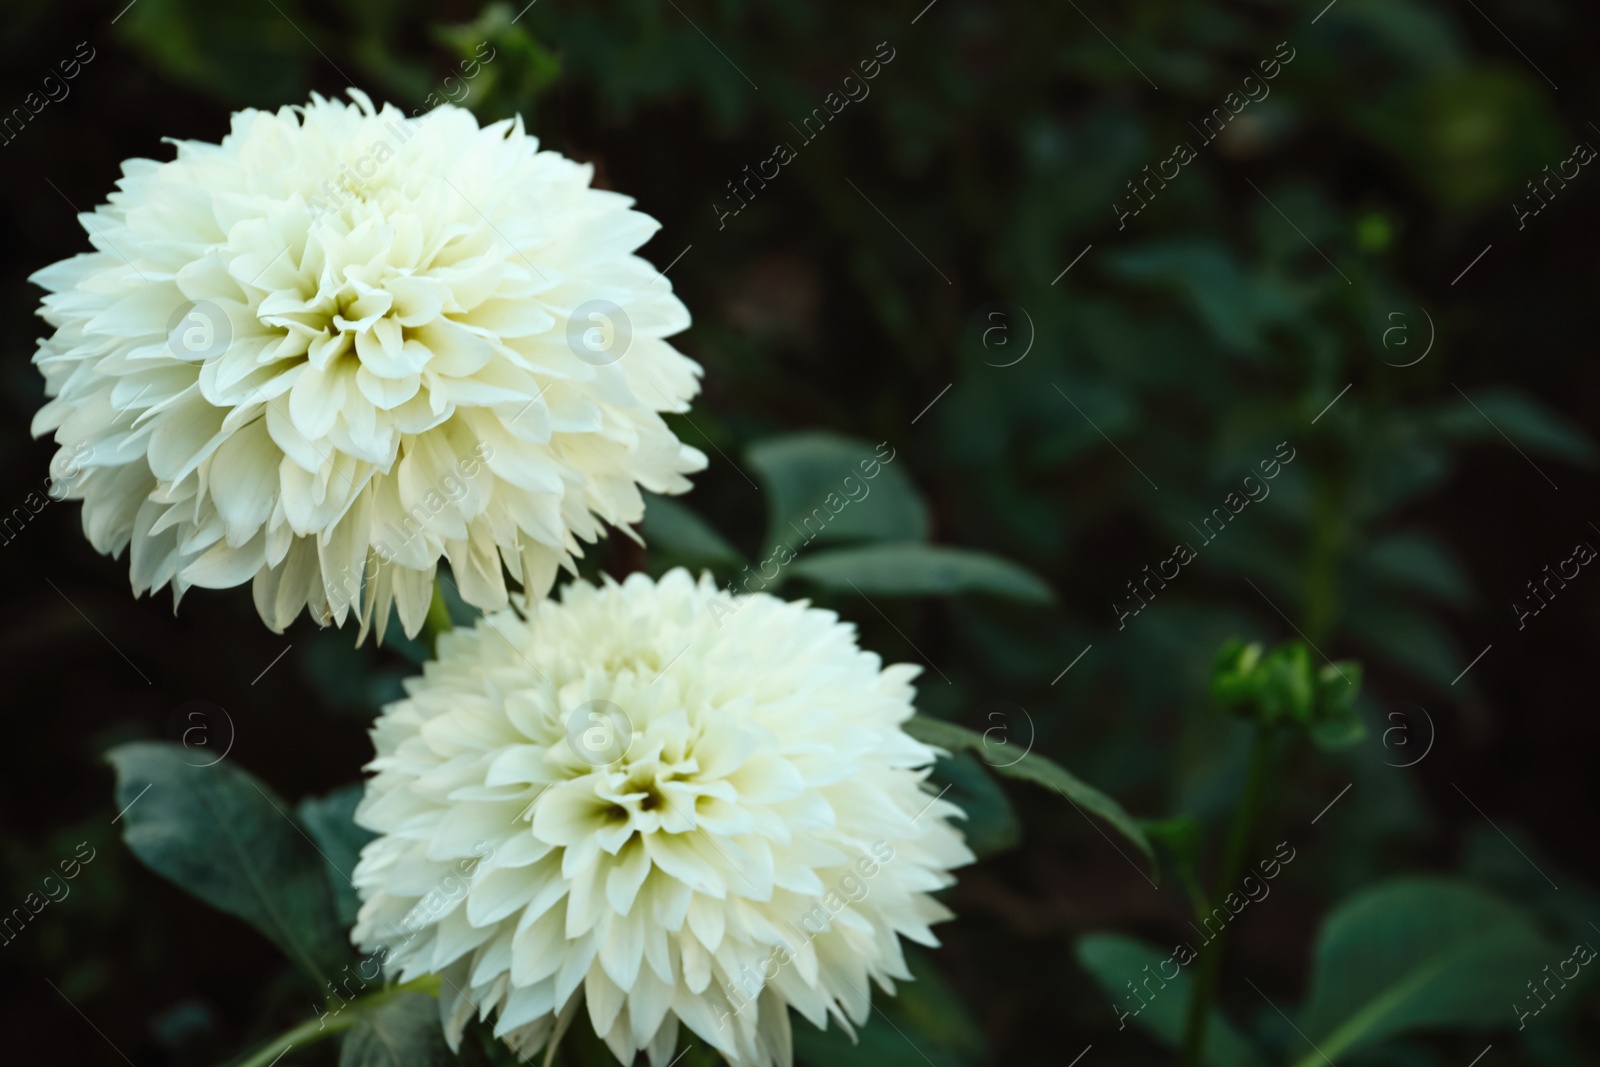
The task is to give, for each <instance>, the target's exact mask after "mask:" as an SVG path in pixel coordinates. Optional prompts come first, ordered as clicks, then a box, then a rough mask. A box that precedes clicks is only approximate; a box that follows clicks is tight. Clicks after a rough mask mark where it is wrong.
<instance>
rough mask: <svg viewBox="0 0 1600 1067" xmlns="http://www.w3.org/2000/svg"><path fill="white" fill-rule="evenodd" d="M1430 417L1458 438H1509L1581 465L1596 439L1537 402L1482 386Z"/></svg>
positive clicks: (1592, 455) (1592, 452)
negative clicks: (1482, 388) (1482, 387)
mask: <svg viewBox="0 0 1600 1067" xmlns="http://www.w3.org/2000/svg"><path fill="white" fill-rule="evenodd" d="M1432 421H1433V424H1434V426H1435V428H1436V429H1437V430H1438V431H1439V432H1440V433H1442V434H1444V436H1446V437H1448V438H1454V439H1456V440H1463V441H1476V440H1485V441H1496V442H1504V441H1506V440H1507V439H1509V440H1510V441H1512V442H1513V443H1515V444H1517V445H1519V446H1521V447H1523V448H1526V449H1529V450H1531V451H1534V452H1539V453H1542V454H1544V455H1547V456H1553V457H1555V458H1557V459H1565V460H1568V461H1570V462H1573V463H1581V464H1585V465H1588V464H1592V463H1593V462H1594V461H1595V446H1594V442H1593V441H1592V440H1591V439H1590V438H1589V435H1588V434H1586V433H1584V432H1583V431H1582V430H1581V429H1579V428H1578V427H1576V426H1574V425H1573V424H1572V423H1570V422H1568V421H1567V420H1566V419H1565V418H1563V417H1562V416H1560V415H1558V414H1556V413H1555V412H1554V411H1551V410H1550V409H1549V408H1547V407H1545V406H1544V405H1543V404H1541V403H1539V401H1537V400H1535V399H1533V398H1532V397H1530V396H1526V395H1525V394H1523V393H1519V392H1517V391H1515V390H1513V389H1484V390H1482V391H1478V392H1473V393H1470V394H1467V396H1464V397H1462V398H1461V399H1460V400H1458V401H1457V402H1455V403H1453V404H1451V405H1449V406H1448V407H1445V408H1443V409H1441V410H1439V411H1437V412H1436V413H1435V414H1434V416H1433V420H1432ZM1501 434H1504V435H1505V436H1504V437H1502V436H1501Z"/></svg>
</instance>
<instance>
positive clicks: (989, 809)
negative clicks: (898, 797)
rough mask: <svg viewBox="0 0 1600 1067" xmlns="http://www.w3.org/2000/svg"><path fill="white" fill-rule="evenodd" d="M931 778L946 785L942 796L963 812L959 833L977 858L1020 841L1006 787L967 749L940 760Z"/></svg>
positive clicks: (994, 852)
mask: <svg viewBox="0 0 1600 1067" xmlns="http://www.w3.org/2000/svg"><path fill="white" fill-rule="evenodd" d="M930 780H932V781H933V782H934V783H935V784H936V785H939V786H941V787H943V786H946V785H948V786H949V792H947V793H945V794H944V798H945V799H946V800H948V801H950V803H952V804H954V805H956V806H957V807H958V808H960V809H961V810H962V811H963V812H965V813H966V816H967V818H966V821H965V822H963V823H962V824H961V833H962V836H964V837H965V838H966V839H967V846H968V847H969V848H971V849H972V851H973V852H975V853H976V854H977V856H978V858H979V859H985V858H987V857H989V856H993V855H995V854H996V853H1000V852H1004V851H1006V850H1007V849H1011V848H1015V847H1016V846H1017V843H1018V842H1019V841H1021V840H1022V827H1021V826H1020V825H1019V824H1018V822H1017V813H1016V810H1015V809H1014V808H1012V806H1011V801H1010V800H1009V799H1007V797H1006V794H1005V790H1003V789H1001V788H1000V787H999V786H998V785H996V784H995V780H994V779H993V778H991V777H989V775H988V774H987V773H986V772H985V771H984V769H983V765H982V764H981V763H980V762H979V761H978V760H977V759H976V758H975V757H974V756H973V755H972V754H971V753H970V752H962V753H958V754H957V755H955V756H953V757H951V758H950V759H941V760H939V762H938V763H937V764H935V765H934V768H933V774H932V775H931V776H930Z"/></svg>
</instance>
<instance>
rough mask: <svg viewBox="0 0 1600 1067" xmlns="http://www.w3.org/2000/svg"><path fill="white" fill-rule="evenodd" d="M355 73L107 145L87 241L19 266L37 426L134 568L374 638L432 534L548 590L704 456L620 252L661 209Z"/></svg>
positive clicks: (686, 367)
mask: <svg viewBox="0 0 1600 1067" xmlns="http://www.w3.org/2000/svg"><path fill="white" fill-rule="evenodd" d="M351 96H352V98H353V99H354V101H355V102H354V103H352V104H346V103H343V102H340V101H333V100H325V99H322V98H321V97H313V98H312V102H311V103H310V104H309V105H306V106H304V107H292V108H291V107H285V108H283V109H281V110H279V111H278V112H277V113H275V114H274V113H270V112H264V111H256V110H248V111H242V112H239V113H238V114H236V115H234V116H233V124H232V132H231V133H230V134H229V135H228V136H227V137H225V138H223V141H222V143H221V144H220V145H215V144H208V143H204V142H198V141H177V142H173V143H174V145H175V147H176V150H177V158H176V159H174V160H172V161H171V162H167V163H157V162H155V161H153V160H147V159H135V160H130V161H128V162H126V163H124V164H123V177H122V178H121V180H119V181H118V183H117V186H118V191H117V192H115V193H112V194H111V197H110V202H109V203H107V204H102V205H100V206H99V207H98V208H97V209H96V210H95V211H94V212H93V213H92V214H84V215H82V216H80V219H81V221H82V223H83V225H84V228H85V229H86V230H87V231H88V233H89V237H90V243H91V244H93V246H94V248H95V251H93V252H88V253H84V254H82V255H78V256H74V257H73V258H71V259H68V260H64V261H62V262H60V263H57V264H55V265H54V266H51V267H47V268H46V269H44V270H41V271H39V272H38V273H37V274H35V275H34V276H33V280H34V281H35V282H36V283H37V284H39V285H40V286H42V287H43V288H45V289H47V290H49V294H50V295H48V296H46V297H45V298H44V301H43V308H42V309H41V311H40V314H41V315H42V316H43V317H44V319H45V321H46V322H48V323H49V324H50V325H51V326H53V327H55V333H54V334H53V335H52V336H51V337H49V338H47V339H45V340H43V341H42V342H41V343H40V347H39V352H38V354H37V355H36V356H35V357H34V362H35V363H37V364H38V365H39V367H40V369H41V370H42V371H43V372H44V375H45V378H46V393H47V394H48V395H49V396H50V397H51V398H52V399H51V400H50V402H49V403H48V404H46V405H45V406H44V408H43V409H42V410H41V411H40V412H39V413H38V415H37V416H36V417H35V418H34V421H33V432H34V433H35V435H42V434H45V433H50V432H53V433H54V434H55V439H56V441H57V443H58V444H59V445H60V446H61V449H60V451H59V452H57V454H56V457H55V461H54V462H53V463H52V468H53V474H54V475H55V476H56V477H57V478H58V480H60V479H62V478H63V475H71V477H70V478H69V479H65V480H63V485H64V488H65V491H64V493H63V495H64V496H67V497H69V498H77V499H82V500H83V502H84V509H83V526H84V531H85V533H86V534H87V535H88V537H89V540H90V541H91V543H93V545H94V547H95V548H96V549H97V550H99V551H101V552H105V553H110V554H112V555H118V554H120V553H121V551H122V550H123V549H124V548H126V547H128V546H129V545H131V546H132V551H131V553H130V562H131V568H132V578H133V588H134V592H135V594H142V593H143V592H144V591H146V590H155V589H159V588H161V587H163V586H164V585H166V584H167V583H169V582H170V583H171V584H172V587H173V592H174V597H175V598H181V596H182V594H183V592H184V590H185V589H187V588H188V587H190V586H202V587H206V588H224V587H229V586H234V585H238V584H240V583H242V582H244V581H246V580H248V579H252V578H253V579H254V581H255V600H256V606H257V607H258V608H259V610H260V612H261V616H262V618H263V619H265V620H266V622H267V625H268V626H271V627H272V628H273V629H275V630H281V629H282V628H283V627H285V626H287V625H288V624H289V623H290V622H291V621H293V619H294V618H295V616H296V615H298V614H299V613H300V610H301V608H302V607H306V606H309V607H310V610H311V614H312V615H313V617H314V618H316V619H317V620H318V622H319V623H327V622H328V621H330V620H333V621H337V622H339V623H341V624H342V623H343V622H344V620H345V618H346V616H347V615H348V614H354V615H355V616H357V617H358V618H359V619H360V620H361V622H362V624H363V628H362V632H363V634H364V633H365V632H366V628H367V626H369V625H371V624H374V623H375V624H376V625H377V627H378V628H379V630H378V632H379V637H380V638H381V637H382V627H383V626H384V625H385V623H386V622H387V620H388V616H389V608H390V605H391V604H395V605H397V606H398V608H399V612H400V617H401V620H402V622H403V624H404V625H405V627H406V630H407V632H410V633H415V632H416V631H417V629H419V628H420V627H421V625H422V621H423V618H424V617H425V615H426V612H427V607H428V603H429V599H430V596H431V593H432V583H433V577H434V572H435V569H436V568H437V565H438V562H439V558H440V557H441V556H444V557H446V558H447V559H448V560H449V561H450V566H451V569H452V571H453V572H454V573H455V576H456V581H457V582H458V584H459V586H460V589H461V593H462V595H463V597H464V598H465V599H466V600H467V601H468V602H469V603H472V604H475V605H478V606H479V607H481V608H484V609H485V610H497V609H500V608H503V607H504V606H505V605H506V602H507V594H506V584H505V579H504V574H503V572H502V566H501V564H502V562H503V563H504V565H505V568H506V569H507V570H509V571H510V572H511V574H512V576H513V577H514V578H515V579H516V580H517V581H519V582H520V583H521V584H522V586H523V588H524V589H525V590H526V591H527V592H528V593H529V594H530V596H532V597H533V598H535V599H537V598H539V597H542V596H543V595H544V594H545V593H546V592H547V591H548V590H549V588H550V585H551V582H552V581H553V579H554V577H555V571H556V568H557V566H558V565H562V564H565V565H567V566H568V567H571V566H572V558H573V557H574V556H578V555H581V554H582V548H581V545H580V542H581V541H593V540H595V539H596V538H597V537H599V536H600V534H601V533H602V532H603V527H602V526H601V524H600V522H599V521H598V520H604V521H606V522H609V523H612V524H614V525H617V526H620V527H622V528H623V529H624V530H626V524H627V523H631V522H635V521H637V520H638V519H639V518H640V516H641V515H642V514H643V502H642V500H641V498H640V495H639V487H640V486H643V487H645V488H647V489H650V490H652V491H654V492H659V493H675V492H683V491H685V490H687V489H688V488H689V483H688V481H687V480H686V479H685V478H684V474H686V473H688V472H690V471H694V470H698V469H699V468H701V467H703V466H704V465H705V457H704V456H703V455H701V454H700V453H699V452H698V451H696V450H695V449H693V448H690V447H688V446H686V445H684V444H682V443H681V442H680V441H679V440H678V439H677V438H676V437H675V436H674V435H673V433H672V431H671V430H669V429H668V428H667V426H666V425H665V423H664V422H663V421H662V419H661V416H660V414H659V413H660V412H663V411H672V412H681V411H685V410H687V408H688V400H689V398H690V397H692V396H693V395H694V394H695V393H696V391H697V390H698V388H699V381H698V376H699V374H700V368H699V366H698V365H696V364H695V363H694V362H693V361H692V360H689V359H688V358H686V357H684V356H682V355H680V354H679V353H678V352H676V351H674V350H673V348H672V347H671V346H670V345H668V344H667V343H666V341H665V340H663V338H665V337H668V336H670V335H672V334H674V333H677V332H678V331H680V330H682V329H684V328H685V327H686V326H687V325H688V323H689V316H688V312H687V311H686V310H685V309H684V307H683V305H682V304H681V303H679V301H678V300H677V298H676V297H674V296H673V295H672V290H671V286H670V285H669V284H668V282H667V281H666V279H665V278H664V277H662V276H661V275H660V274H659V273H658V272H656V271H655V270H654V269H653V268H652V267H651V266H650V265H649V264H648V263H646V262H645V261H644V260H643V259H641V258H639V257H637V256H635V255H633V254H632V253H633V251H634V250H635V249H637V248H638V247H639V246H640V245H641V244H643V243H644V242H645V241H646V240H647V239H648V238H649V237H650V236H651V234H653V233H654V232H655V230H656V229H657V223H656V222H655V221H654V220H653V219H651V218H649V217H648V216H646V215H643V214H640V213H639V212H636V211H633V210H630V208H629V205H630V204H631V203H632V201H631V200H630V199H628V198H627V197H623V196H619V195H618V194H616V193H610V192H604V191H601V190H598V189H593V188H590V185H589V181H590V178H591V176H592V168H590V167H589V166H587V165H580V164H578V163H575V162H573V161H572V160H570V159H566V158H564V157H563V156H561V155H559V154H557V153H555V152H540V151H539V150H538V142H537V141H536V140H535V139H534V138H532V137H530V136H529V135H528V134H527V133H525V132H524V130H523V127H522V122H521V120H520V119H517V120H515V121H512V120H507V121H505V122H498V123H495V124H494V125H491V126H487V127H483V128H479V126H478V123H477V120H476V119H474V118H473V116H472V114H471V113H470V112H468V111H464V110H462V109H460V108H456V107H451V106H443V107H440V108H438V109H436V110H434V111H433V112H431V113H429V114H428V115H426V116H424V117H423V118H419V119H408V118H406V117H405V116H404V115H402V114H401V113H400V112H399V111H398V110H396V109H395V108H394V107H392V106H388V105H386V106H385V107H384V108H383V109H382V110H381V111H380V110H377V109H375V108H374V107H373V105H372V102H371V101H370V100H369V99H368V98H367V97H366V96H365V95H363V94H361V93H360V92H358V91H356V90H351ZM68 467H70V468H71V470H68V469H67V468H68ZM54 468H60V469H59V470H56V469H54Z"/></svg>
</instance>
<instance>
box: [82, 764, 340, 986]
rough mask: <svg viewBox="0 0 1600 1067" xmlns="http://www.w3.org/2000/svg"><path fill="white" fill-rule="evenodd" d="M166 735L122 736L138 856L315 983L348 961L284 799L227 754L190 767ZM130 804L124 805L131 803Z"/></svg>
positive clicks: (311, 854)
mask: <svg viewBox="0 0 1600 1067" xmlns="http://www.w3.org/2000/svg"><path fill="white" fill-rule="evenodd" d="M184 756H185V750H184V749H182V748H181V747H179V746H177V745H172V744H167V743H164V742H138V743H135V744H128V745H121V746H119V747H117V748H114V749H112V750H111V751H110V752H109V753H107V756H106V758H107V759H108V760H109V761H110V763H111V765H112V766H113V767H114V768H116V772H117V796H116V803H117V807H118V808H119V809H126V811H125V814H124V815H123V816H122V819H121V822H122V825H123V830H122V836H123V840H125V841H126V842H127V844H128V847H129V848H130V849H132V850H133V854H134V855H136V856H138V857H139V859H140V861H141V862H143V863H144V865H145V866H147V867H149V868H150V869H151V870H153V871H155V872H156V873H157V874H159V875H161V876H162V877H164V878H166V879H168V880H169V881H171V882H173V883H174V884H176V885H178V886H179V887H181V888H182V889H184V890H187V891H188V892H189V893H192V894H193V895H194V896H196V897H199V898H200V899H201V900H203V901H205V902H206V903H207V904H210V905H211V906H212V907H215V908H218V909H220V910H221V911H225V912H227V913H228V914H230V915H235V916H237V917H239V918H241V919H243V920H244V921H245V922H248V923H249V924H250V925H251V926H254V927H255V928H256V929H257V930H259V931H260V932H261V933H263V934H265V935H266V936H267V937H268V938H269V939H270V940H272V941H273V942H274V943H275V944H276V945H277V946H278V947H279V948H281V949H282V950H283V951H284V953H285V954H286V955H287V956H288V957H289V958H290V959H291V960H293V961H294V963H295V965H296V966H298V967H299V968H300V969H301V970H302V971H304V972H305V974H306V975H307V976H308V977H309V978H311V979H312V980H313V982H314V983H315V984H316V985H317V986H319V987H320V986H322V985H324V984H325V983H326V981H327V978H326V976H327V975H329V974H333V973H335V972H337V971H338V970H339V969H340V968H341V967H343V966H344V965H345V963H346V962H348V961H349V959H350V955H349V952H348V949H347V945H348V940H347V938H346V936H345V931H344V927H343V926H342V925H341V924H340V922H339V917H338V914H337V912H336V911H335V908H334V903H333V894H332V893H331V891H330V890H329V888H328V880H327V878H326V876H325V875H324V873H323V870H324V868H323V860H322V857H321V856H319V855H318V854H317V850H316V849H315V848H314V847H313V846H312V844H311V841H310V840H309V839H308V838H307V837H306V835H305V834H304V833H303V832H302V831H301V829H300V827H299V825H298V824H296V823H295V821H294V820H293V818H291V817H290V815H289V814H288V808H287V806H286V805H285V804H284V803H283V801H281V800H279V799H278V798H277V797H275V796H274V795H273V794H272V793H271V791H270V790H268V789H266V788H265V787H263V786H262V785H261V784H260V783H259V782H257V781H256V779H255V778H254V777H253V776H252V775H250V774H248V773H247V772H245V771H242V770H240V769H238V768H237V767H235V766H234V765H233V764H232V763H231V762H228V761H226V760H224V761H223V762H221V763H218V764H215V765H214V766H209V767H196V766H193V765H192V764H190V763H188V762H186V761H185V759H184ZM130 805H131V806H130Z"/></svg>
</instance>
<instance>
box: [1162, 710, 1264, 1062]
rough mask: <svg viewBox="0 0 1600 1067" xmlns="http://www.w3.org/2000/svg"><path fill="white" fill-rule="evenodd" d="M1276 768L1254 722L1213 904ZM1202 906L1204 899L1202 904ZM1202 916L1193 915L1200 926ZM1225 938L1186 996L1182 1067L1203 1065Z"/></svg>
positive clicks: (1238, 864)
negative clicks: (1243, 777)
mask: <svg viewBox="0 0 1600 1067" xmlns="http://www.w3.org/2000/svg"><path fill="white" fill-rule="evenodd" d="M1277 764H1278V744H1277V736H1276V733H1275V732H1274V731H1273V729H1272V728H1271V727H1268V726H1264V725H1262V724H1261V723H1257V724H1256V728H1255V738H1254V740H1253V741H1252V742H1251V745H1250V762H1249V768H1248V770H1247V771H1246V772H1245V780H1244V786H1243V788H1242V789H1241V790H1240V793H1239V805H1238V807H1237V808H1236V809H1234V814H1233V829H1232V830H1231V831H1230V833H1229V835H1228V851H1227V853H1226V854H1225V855H1224V857H1223V861H1222V871H1221V873H1220V874H1219V876H1218V878H1217V889H1216V892H1215V893H1213V894H1212V899H1213V900H1219V899H1224V898H1226V896H1227V894H1228V891H1229V889H1230V888H1231V887H1232V886H1233V884H1234V883H1235V882H1237V881H1238V880H1239V876H1240V873H1241V872H1242V871H1243V870H1244V865H1245V857H1246V856H1247V855H1249V852H1250V847H1251V845H1252V844H1253V843H1254V841H1255V837H1256V831H1257V829H1258V824H1259V823H1260V821H1261V813H1262V810H1263V809H1264V808H1265V807H1266V801H1267V794H1268V793H1269V792H1270V791H1271V786H1272V779H1273V774H1274V771H1275V770H1276V768H1277ZM1201 903H1202V904H1204V903H1205V902H1204V901H1201ZM1206 914H1207V913H1205V912H1202V913H1201V914H1199V915H1198V916H1197V917H1198V918H1199V919H1200V921H1201V922H1202V923H1203V922H1205V918H1206ZM1227 936H1228V927H1226V926H1224V927H1223V928H1222V929H1221V930H1219V931H1218V932H1217V936H1216V937H1215V938H1214V939H1213V940H1212V941H1211V942H1210V943H1209V944H1207V945H1206V946H1204V947H1203V948H1202V949H1201V953H1202V958H1201V960H1200V969H1199V971H1198V972H1197V973H1196V975H1195V982H1194V989H1193V991H1192V992H1191V993H1190V995H1189V1009H1188V1012H1187V1015H1186V1017H1185V1019H1184V1028H1183V1065H1184V1067H1200V1065H1201V1064H1202V1063H1204V1062H1205V1048H1206V1024H1207V1023H1208V1022H1209V1021H1210V1019H1211V1005H1212V1001H1213V1000H1214V999H1215V997H1216V989H1217V974H1218V971H1219V969H1220V968H1221V966H1222V951H1223V947H1224V945H1225V943H1226V940H1227Z"/></svg>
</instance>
